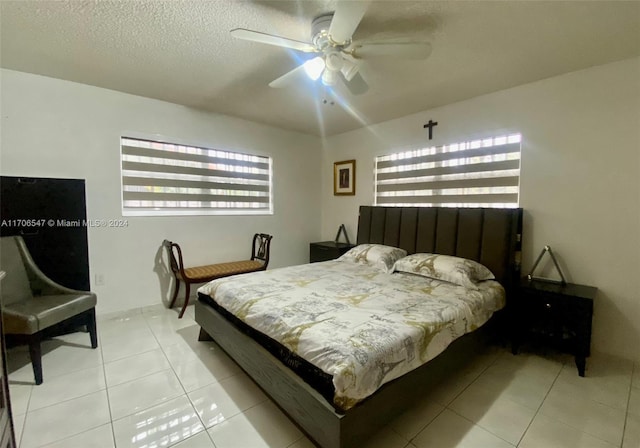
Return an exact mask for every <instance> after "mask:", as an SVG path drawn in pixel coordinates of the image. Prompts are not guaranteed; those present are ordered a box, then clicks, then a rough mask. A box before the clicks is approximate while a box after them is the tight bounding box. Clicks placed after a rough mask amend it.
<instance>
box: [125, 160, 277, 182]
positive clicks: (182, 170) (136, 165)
mask: <svg viewBox="0 0 640 448" xmlns="http://www.w3.org/2000/svg"><path fill="white" fill-rule="evenodd" d="M122 169H123V170H129V171H146V172H152V173H153V172H155V173H173V174H193V175H198V176H210V177H213V176H215V177H231V178H240V179H254V180H269V176H268V175H267V174H253V173H237V172H233V171H221V170H210V169H206V168H191V167H186V166H174V165H157V164H153V163H142V162H122Z"/></svg>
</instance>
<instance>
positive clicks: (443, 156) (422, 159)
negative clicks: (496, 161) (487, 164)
mask: <svg viewBox="0 0 640 448" xmlns="http://www.w3.org/2000/svg"><path fill="white" fill-rule="evenodd" d="M514 152H520V144H519V143H507V144H504V145H498V146H489V147H483V148H474V149H463V150H460V151H452V152H441V153H436V154H429V155H424V156H419V157H406V158H402V159H397V160H384V161H380V162H378V164H377V168H378V169H382V168H391V167H399V166H404V165H414V164H419V163H429V162H442V161H444V160H454V159H464V158H471V157H483V156H493V155H498V154H509V153H514Z"/></svg>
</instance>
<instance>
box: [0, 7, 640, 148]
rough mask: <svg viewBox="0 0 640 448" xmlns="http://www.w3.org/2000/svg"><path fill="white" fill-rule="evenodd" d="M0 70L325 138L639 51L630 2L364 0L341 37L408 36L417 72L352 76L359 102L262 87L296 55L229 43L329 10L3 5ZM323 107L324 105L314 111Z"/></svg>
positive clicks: (379, 64)
mask: <svg viewBox="0 0 640 448" xmlns="http://www.w3.org/2000/svg"><path fill="white" fill-rule="evenodd" d="M0 8H1V9H0V13H1V16H0V17H1V53H0V55H1V58H0V65H1V66H2V67H3V68H8V69H13V70H19V71H24V72H30V73H36V74H41V75H45V76H50V77H54V78H61V79H66V80H70V81H75V82H80V83H84V84H90V85H95V86H99V87H105V88H108V89H113V90H119V91H122V92H128V93H133V94H136V95H141V96H145V97H150V98H158V99H161V100H165V101H170V102H173V103H177V104H182V105H186V106H191V107H194V108H198V109H204V110H208V111H213V112H218V113H222V114H226V115H232V116H237V117H242V118H246V119H249V120H253V121H256V122H261V123H266V124H270V125H273V126H277V127H280V128H284V129H291V130H297V131H301V132H306V133H311V134H316V135H327V136H328V135H333V134H337V133H340V132H345V131H348V130H352V129H356V128H358V127H362V126H365V125H368V124H373V123H378V122H381V121H385V120H390V119H393V118H398V117H401V116H404V115H407V114H411V113H415V112H418V111H421V110H427V109H430V108H433V107H437V106H441V105H444V104H449V103H452V102H456V101H460V100H464V99H467V98H471V97H474V96H478V95H482V94H485V93H489V92H493V91H497V90H501V89H505V88H508V87H512V86H516V85H520V84H524V83H527V82H532V81H535V80H539V79H543V78H548V77H550V76H555V75H558V74H561V73H566V72H570V71H574V70H579V69H582V68H586V67H590V66H593V65H598V64H604V63H607V62H612V61H616V60H621V59H625V58H629V57H633V56H637V55H639V54H640V2H638V1H631V2H621V1H588V2H580V1H551V2H545V1H535V2H534V1H508V2H506V1H496V2H488V1H470V2H464V1H455V2H454V1H444V2H430V1H373V2H371V4H370V6H369V8H368V10H367V12H366V14H365V16H364V19H363V20H362V22H361V24H360V26H359V27H358V29H357V30H356V33H355V35H354V40H357V41H365V40H366V41H377V40H382V39H397V38H411V39H412V40H420V41H428V42H430V43H431V45H432V47H433V52H432V54H431V56H430V57H429V58H428V59H426V60H424V61H398V60H395V59H394V60H391V61H390V60H388V59H387V60H377V61H371V62H368V63H367V64H366V65H365V66H364V67H363V68H362V74H363V77H364V78H365V79H366V80H367V82H368V83H369V85H370V89H369V91H368V92H367V93H366V94H364V95H360V96H352V95H349V94H348V93H346V92H344V91H343V90H342V89H340V88H338V89H336V92H335V93H334V94H335V95H336V98H334V97H333V96H332V95H334V94H332V93H331V92H327V91H326V90H325V89H324V87H322V85H321V83H320V82H319V81H318V82H316V83H312V82H311V81H305V82H301V83H299V84H297V85H294V86H293V87H291V88H287V89H273V88H270V87H269V86H268V84H269V82H270V81H272V80H274V79H276V78H278V77H279V76H280V75H282V74H284V73H285V72H287V71H289V70H291V69H292V68H294V67H295V66H296V65H297V64H298V63H299V61H300V60H301V58H303V59H304V58H308V57H309V56H308V55H303V54H299V53H295V52H293V51H289V50H285V49H282V48H278V47H274V46H270V45H264V44H258V43H254V42H248V41H243V40H239V39H234V38H232V37H231V35H230V34H229V30H231V29H233V28H238V27H241V28H249V29H253V30H257V31H262V32H267V33H273V34H278V35H281V36H285V37H290V38H293V39H297V40H303V41H308V40H309V33H310V23H311V20H312V19H313V17H315V16H317V15H319V14H321V13H325V12H329V11H332V10H333V9H334V8H335V1H270V2H265V1H230V0H216V1H154V0H149V1H105V0H103V1H23V0H22V1H15V2H14V1H6V0H2V2H1V3H0ZM325 98H326V99H329V100H332V99H334V101H335V105H333V106H332V105H330V104H323V103H322V100H323V99H325Z"/></svg>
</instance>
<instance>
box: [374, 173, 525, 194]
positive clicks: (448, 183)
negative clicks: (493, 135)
mask: <svg viewBox="0 0 640 448" xmlns="http://www.w3.org/2000/svg"><path fill="white" fill-rule="evenodd" d="M519 182H520V178H519V177H518V176H510V177H487V178H477V179H453V180H439V181H432V182H409V183H401V184H380V185H378V192H388V191H409V190H443V189H447V188H487V187H517V186H518V184H519Z"/></svg>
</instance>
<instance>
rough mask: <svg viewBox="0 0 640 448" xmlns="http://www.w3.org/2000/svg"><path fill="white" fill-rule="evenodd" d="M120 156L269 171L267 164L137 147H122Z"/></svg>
mask: <svg viewBox="0 0 640 448" xmlns="http://www.w3.org/2000/svg"><path fill="white" fill-rule="evenodd" d="M122 154H127V155H131V156H141V157H153V158H160V159H168V160H181V161H189V162H200V163H209V164H223V165H233V166H244V167H248V168H258V169H262V170H268V169H269V163H268V162H251V161H244V160H235V159H226V158H223V157H213V156H207V155H204V154H189V153H184V152H172V151H166V150H163V149H152V148H138V147H134V146H126V145H125V146H123V147H122ZM252 157H259V158H261V159H265V157H261V156H252Z"/></svg>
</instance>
